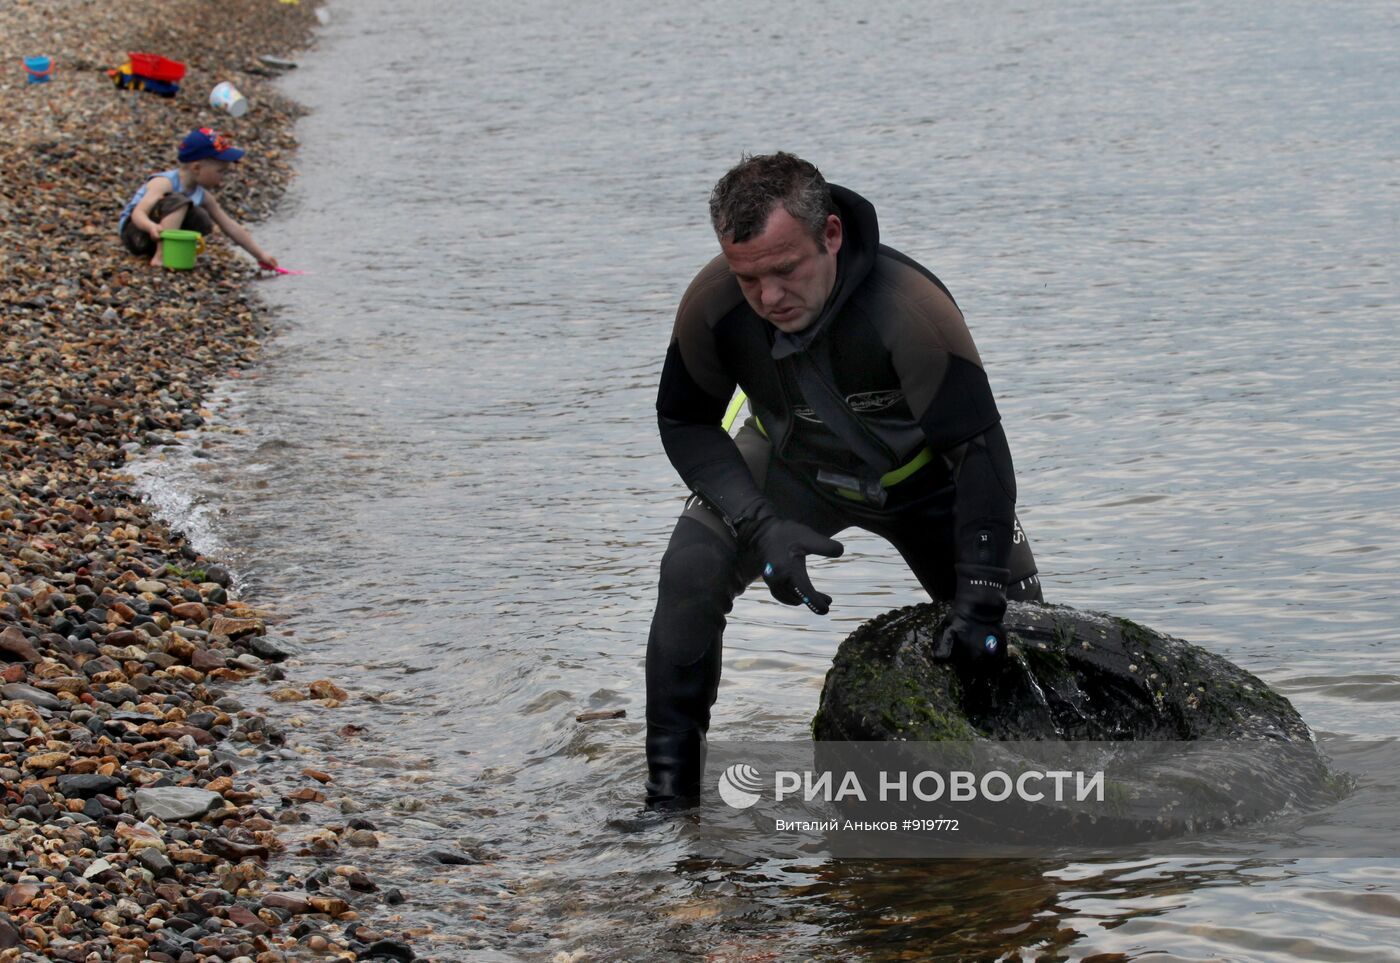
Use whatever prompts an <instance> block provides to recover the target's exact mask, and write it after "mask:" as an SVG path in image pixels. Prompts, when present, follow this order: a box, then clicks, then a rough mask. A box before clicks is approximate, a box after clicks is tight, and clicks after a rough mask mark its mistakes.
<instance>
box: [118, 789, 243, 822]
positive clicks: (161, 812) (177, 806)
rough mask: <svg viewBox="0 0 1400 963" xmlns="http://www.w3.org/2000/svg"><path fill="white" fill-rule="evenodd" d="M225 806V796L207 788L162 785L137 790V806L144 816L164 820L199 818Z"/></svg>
mask: <svg viewBox="0 0 1400 963" xmlns="http://www.w3.org/2000/svg"><path fill="white" fill-rule="evenodd" d="M223 807H224V797H223V796H220V795H219V794H218V793H216V792H210V791H209V790H207V789H191V788H187V787H183V786H161V787H158V788H155V789H138V790H136V808H137V810H138V811H139V812H140V813H141V816H142V817H143V818H144V817H147V816H155V817H156V818H158V819H160V820H162V821H164V822H170V821H171V820H173V819H198V818H199V817H200V816H203V815H204V814H205V813H207V812H209V811H210V810H212V809H222V808H223Z"/></svg>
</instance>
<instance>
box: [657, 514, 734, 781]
mask: <svg viewBox="0 0 1400 963" xmlns="http://www.w3.org/2000/svg"><path fill="white" fill-rule="evenodd" d="M696 510H697V508H696V506H694V505H688V506H687V509H686V511H685V513H683V514H682V515H681V517H680V519H679V520H678V521H677V522H676V527H675V530H674V531H673V532H672V533H671V541H670V544H669V545H668V546H667V548H666V554H665V555H664V556H663V557H662V559H661V579H660V584H659V587H658V590H657V600H656V611H655V613H654V614H653V616H652V620H651V632H650V634H649V635H648V637H647V657H646V683H647V708H646V717H647V736H646V750H647V770H648V776H647V783H646V806H647V808H648V809H672V808H682V807H685V806H690V805H694V804H695V803H696V802H698V801H699V795H700V780H701V778H702V777H703V776H704V772H705V733H706V732H707V731H708V730H709V727H710V707H711V706H713V705H714V703H715V698H716V696H717V695H718V693H719V675H720V654H721V649H722V642H721V640H722V637H723V634H724V625H725V616H726V615H728V614H729V611H730V609H732V608H733V605H734V597H735V596H736V595H738V594H739V592H740V591H742V590H743V587H744V584H745V583H746V582H747V578H746V577H745V575H746V574H749V576H750V577H751V573H744V572H741V563H740V557H739V555H740V553H739V550H738V546H737V544H736V543H735V540H734V536H733V535H732V534H730V533H729V532H728V531H725V532H724V534H720V532H719V531H717V530H716V526H711V525H707V524H705V523H704V522H703V521H702V520H699V519H697V518H696V517H695V516H694V514H693V513H694V512H695V511H696ZM698 510H699V511H709V509H708V508H699V509H698ZM721 527H722V526H721Z"/></svg>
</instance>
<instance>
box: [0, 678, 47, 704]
mask: <svg viewBox="0 0 1400 963" xmlns="http://www.w3.org/2000/svg"><path fill="white" fill-rule="evenodd" d="M0 696H3V697H4V698H6V699H19V700H21V701H23V702H32V703H33V704H34V705H36V706H39V707H40V708H42V709H61V708H63V700H62V699H59V698H56V697H55V696H52V695H49V693H47V692H45V691H44V690H43V689H36V688H34V687H33V686H32V685H25V684H24V683H23V682H7V683H6V684H5V685H0Z"/></svg>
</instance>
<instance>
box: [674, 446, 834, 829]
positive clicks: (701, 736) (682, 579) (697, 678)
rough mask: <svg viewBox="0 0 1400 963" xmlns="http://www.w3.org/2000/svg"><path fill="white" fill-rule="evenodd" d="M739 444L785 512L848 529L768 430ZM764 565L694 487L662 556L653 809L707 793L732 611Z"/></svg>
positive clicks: (818, 525)
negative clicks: (710, 742) (708, 743)
mask: <svg viewBox="0 0 1400 963" xmlns="http://www.w3.org/2000/svg"><path fill="white" fill-rule="evenodd" d="M735 443H736V444H737V445H738V446H739V450H740V452H741V453H743V455H744V460H745V463H746V464H748V466H749V471H750V472H751V473H752V474H753V476H754V480H755V481H756V482H757V483H758V485H759V487H760V488H761V489H762V490H763V492H764V495H765V497H766V498H768V499H769V501H770V502H771V503H772V504H773V508H774V510H775V511H776V512H777V513H778V514H779V515H780V516H782V517H784V518H793V519H796V520H798V521H802V522H804V523H805V524H808V525H811V526H812V527H813V528H815V529H816V530H818V531H820V532H822V534H833V533H834V532H835V531H836V530H839V528H840V522H839V521H838V520H836V519H835V518H833V517H831V516H830V515H829V513H826V512H825V511H824V510H823V506H822V505H821V503H820V500H819V499H818V498H817V497H816V496H815V494H813V493H811V492H810V491H809V490H806V489H805V488H803V487H802V486H801V485H800V484H798V483H797V481H796V479H795V478H794V476H793V475H792V473H791V471H790V470H788V469H786V468H785V467H784V466H782V465H781V464H776V465H775V464H770V448H769V445H768V443H767V440H766V439H765V438H764V437H763V436H762V435H761V434H759V433H758V432H757V431H756V430H754V429H753V428H752V427H751V426H745V427H744V428H742V429H740V431H739V434H738V436H737V437H736V438H735ZM833 526H836V527H835V528H833ZM761 568H762V562H761V560H760V559H758V558H757V557H756V555H755V554H754V553H752V552H749V551H741V550H740V547H739V545H738V543H737V541H736V539H735V537H734V534H733V532H732V531H730V529H729V526H728V525H727V524H725V522H724V520H723V518H722V517H721V516H720V515H719V513H718V512H716V511H715V509H713V508H712V507H711V506H710V505H709V504H708V503H707V502H706V501H705V500H704V499H702V498H700V497H699V496H696V495H692V496H691V497H690V498H689V499H688V500H687V501H686V507H685V511H684V512H682V514H681V517H680V519H679V520H678V521H677V522H676V527H675V529H674V530H673V531H672V533H671V541H670V543H669V544H668V546H667V548H666V554H665V555H664V556H663V557H662V560H661V578H660V583H659V587H658V591H657V601H656V611H655V613H654V614H653V616H652V621H651V631H650V633H649V635H648V637H647V655H646V686H647V707H646V718H647V735H646V752H647V770H648V775H647V782H646V807H647V808H648V809H680V808H685V807H688V806H692V805H694V804H695V803H696V802H698V801H699V794H700V784H701V780H702V778H703V777H704V772H705V736H706V733H707V732H708V731H709V726H710V709H711V707H712V706H713V705H714V703H715V699H716V696H717V695H718V692H719V678H720V665H721V655H722V651H723V635H724V627H725V617H726V616H727V615H728V614H729V612H730V611H731V609H732V608H733V605H734V599H735V597H736V596H738V595H739V594H740V593H741V592H743V590H744V588H745V587H746V586H747V585H748V584H749V583H750V582H752V581H754V580H755V579H756V578H757V577H758V575H759V571H760V569H761Z"/></svg>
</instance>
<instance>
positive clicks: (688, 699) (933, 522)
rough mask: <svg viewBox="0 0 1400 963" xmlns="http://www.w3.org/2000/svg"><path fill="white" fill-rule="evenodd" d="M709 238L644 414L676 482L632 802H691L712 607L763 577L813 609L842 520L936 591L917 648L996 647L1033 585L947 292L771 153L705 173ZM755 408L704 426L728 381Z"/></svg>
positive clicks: (722, 607) (993, 656) (985, 388)
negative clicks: (819, 562)
mask: <svg viewBox="0 0 1400 963" xmlns="http://www.w3.org/2000/svg"><path fill="white" fill-rule="evenodd" d="M710 219H711V223H712V225H713V227H714V229H715V233H716V235H717V237H718V238H719V242H720V249H721V252H720V254H719V255H718V256H717V257H715V258H714V259H713V260H712V261H711V262H710V263H709V264H707V265H706V266H705V267H704V268H703V269H702V270H701V271H700V273H699V274H698V275H696V277H695V279H694V280H693V281H692V282H691V284H690V287H689V288H688V289H687V290H686V292H685V295H684V297H682V299H681V303H680V307H679V309H678V310H677V313H676V321H675V327H674V329H673V331H672V335H671V342H670V347H669V349H668V350H667V352H666V360H665V364H664V366H663V369H662V373H661V384H660V389H659V392H658V396H657V402H656V408H657V415H658V420H659V424H660V429H661V441H662V445H663V446H664V448H665V450H666V454H667V457H669V458H670V459H671V463H672V464H673V465H674V466H675V468H676V471H678V472H679V473H680V476H681V478H682V479H683V480H684V481H685V483H686V485H687V486H688V487H689V488H690V489H691V491H692V493H693V494H692V495H691V497H690V498H689V499H688V500H687V502H686V506H685V510H684V511H683V512H682V514H681V517H680V519H679V520H678V521H677V523H676V527H675V530H674V531H673V532H672V534H671V540H670V544H669V545H668V547H667V549H666V554H665V556H664V557H663V558H662V561H661V578H660V587H659V593H658V598H657V605H656V612H655V615H654V616H653V619H652V624H651V633H650V637H649V638H648V641H647V656H646V681H647V710H646V711H647V735H646V750H647V766H648V778H647V782H646V807H647V808H648V809H654V810H667V809H679V808H685V807H688V806H691V805H694V804H695V803H696V802H698V799H699V793H700V781H701V778H702V776H703V775H704V765H705V734H706V732H707V730H708V729H709V723H710V707H711V706H712V705H714V702H715V697H716V694H717V691H718V686H719V675H720V648H721V638H722V635H723V632H724V625H725V616H726V615H727V614H728V613H729V611H730V610H731V608H732V606H733V601H734V598H735V596H737V595H738V594H739V593H740V592H742V591H743V590H744V588H745V587H746V586H747V585H748V584H749V583H750V582H752V581H754V580H755V579H756V578H759V577H762V578H763V579H764V581H765V582H766V583H767V586H768V589H769V591H770V592H771V593H772V594H773V596H774V597H775V598H777V599H778V600H779V601H780V602H784V603H786V604H789V605H803V604H805V605H807V606H808V607H809V608H811V609H812V610H813V611H814V612H817V613H819V614H825V613H826V611H827V609H828V606H829V605H830V603H831V599H830V598H829V597H828V596H826V595H824V594H822V593H821V592H818V591H817V590H816V589H815V588H814V587H813V586H812V583H811V581H810V579H809V578H808V576H807V570H806V556H807V555H810V554H816V555H825V556H829V557H835V556H838V555H840V554H841V551H842V547H841V545H840V544H839V543H838V542H835V541H832V539H831V536H832V535H835V534H836V533H838V532H840V531H841V530H842V529H844V528H847V527H850V526H857V527H860V528H864V529H866V530H868V531H871V532H874V533H876V534H878V535H880V536H882V537H884V538H886V539H888V540H889V541H890V542H891V543H893V545H894V546H895V548H896V549H897V550H898V551H899V552H900V554H901V555H902V556H903V557H904V559H905V561H906V562H907V563H908V564H909V566H910V568H911V569H912V570H913V572H914V574H915V575H916V576H917V577H918V579H919V582H920V583H921V584H922V585H923V587H924V589H925V590H926V591H927V592H928V593H929V594H930V595H931V596H933V597H934V598H936V599H940V600H943V601H947V602H950V603H951V606H952V608H951V617H950V619H949V621H948V623H947V627H946V629H945V631H944V632H943V633H942V636H941V638H940V639H939V641H938V644H937V646H936V650H935V654H936V655H938V656H940V657H945V658H952V659H953V660H955V661H956V662H957V663H958V664H959V666H960V668H961V669H963V670H964V671H972V672H979V671H984V670H986V669H988V668H991V667H994V666H995V665H996V664H997V662H998V660H999V659H1001V658H1003V657H1004V655H1005V651H1006V646H1005V639H1004V635H1003V630H1002V618H1003V615H1004V613H1005V610H1006V601H1007V599H1008V598H1013V599H1037V600H1038V599H1040V597H1041V594H1040V581H1039V578H1038V576H1037V574H1036V566H1035V561H1034V559H1033V557H1032V555H1031V551H1030V546H1029V544H1028V543H1027V541H1026V538H1025V536H1024V534H1023V533H1022V531H1021V528H1020V525H1019V523H1018V521H1017V519H1016V514H1015V503H1016V480H1015V475H1014V472H1013V469H1012V463H1011V453H1010V450H1009V449H1008V447H1007V442H1006V436H1005V435H1004V434H1003V433H1002V429H1001V424H1000V418H1001V416H1000V414H999V413H998V412H997V408H996V404H995V402H994V401H993V398H992V391H991V387H990V385H989V384H988V381H987V376H986V374H985V372H984V371H983V370H982V364H981V359H980V358H979V356H978V353H977V349H976V347H975V346H974V345H973V341H972V336H971V335H970V334H969V333H968V330H967V326H966V325H965V324H964V322H963V318H962V313H961V312H960V311H959V309H958V307H957V304H956V303H955V302H954V301H953V298H952V295H951V294H949V293H948V289H947V288H945V287H944V286H943V283H942V282H941V281H939V280H938V279H937V278H936V277H934V275H933V274H931V273H930V272H929V271H927V270H926V269H925V268H923V267H922V266H921V265H919V264H918V263H916V262H915V261H913V260H912V259H911V258H909V257H907V256H905V255H903V254H901V253H899V252H898V251H896V250H894V249H892V248H889V247H886V246H885V245H883V244H881V243H880V237H879V227H878V224H877V222H876V218H875V210H874V208H873V207H872V206H871V204H870V203H869V202H868V201H867V200H865V198H863V197H861V196H860V195H858V194H856V193H855V192H854V191H850V190H847V189H845V188H842V187H839V186H837V185H834V184H833V185H828V184H827V183H826V181H825V180H824V179H823V178H822V176H821V174H820V172H819V171H818V170H817V169H816V168H815V167H814V166H813V165H811V164H810V163H808V162H807V161H804V160H802V159H800V158H798V157H795V156H793V155H791V154H787V153H782V152H779V153H776V154H771V155H761V156H756V157H746V158H745V159H744V160H743V161H742V162H740V163H739V164H738V165H737V166H735V167H734V168H733V169H732V170H730V171H729V172H728V173H727V174H725V175H724V177H723V178H721V179H720V181H719V182H718V183H717V184H716V185H715V188H714V191H713V193H712V195H711V198H710ZM736 387H738V388H739V389H741V390H742V391H743V392H744V393H745V394H746V395H747V396H748V403H749V406H750V408H751V410H752V412H753V415H752V416H751V417H750V418H749V419H748V420H747V421H746V422H745V423H744V425H743V426H742V427H741V428H740V430H739V432H738V433H737V435H736V436H734V437H731V436H730V434H729V432H728V431H727V430H726V428H725V427H724V426H722V421H723V420H724V416H725V411H726V407H727V406H728V405H729V402H730V399H731V396H733V395H734V392H735V388H736Z"/></svg>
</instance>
